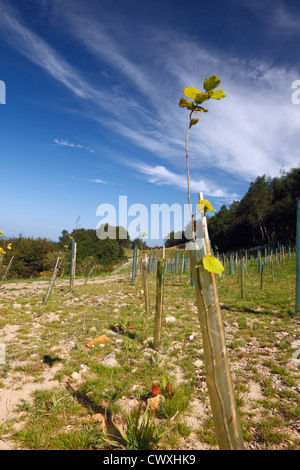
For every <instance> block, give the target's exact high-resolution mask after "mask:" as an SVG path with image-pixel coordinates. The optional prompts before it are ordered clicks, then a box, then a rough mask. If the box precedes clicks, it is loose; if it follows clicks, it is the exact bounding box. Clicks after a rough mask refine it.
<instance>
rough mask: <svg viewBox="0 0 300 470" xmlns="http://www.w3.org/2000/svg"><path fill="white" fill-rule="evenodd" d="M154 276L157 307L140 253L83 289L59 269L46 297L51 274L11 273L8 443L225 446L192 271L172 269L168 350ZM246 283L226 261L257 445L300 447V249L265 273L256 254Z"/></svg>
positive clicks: (243, 415) (4, 366)
mask: <svg viewBox="0 0 300 470" xmlns="http://www.w3.org/2000/svg"><path fill="white" fill-rule="evenodd" d="M148 280H149V295H150V314H149V315H148V316H147V315H146V314H145V301H144V295H143V282H142V276H141V274H140V273H139V269H138V274H137V277H136V280H135V283H134V284H132V282H131V268H130V266H129V265H128V264H127V265H126V266H125V267H124V269H123V270H122V268H118V272H117V273H112V275H111V276H109V277H106V278H104V277H103V278H97V279H95V278H91V279H90V280H89V282H88V283H87V284H86V285H84V280H80V279H76V280H75V283H74V287H73V291H72V293H70V292H69V282H68V280H61V279H59V280H57V281H56V283H55V286H54V288H53V291H52V294H51V296H50V297H49V299H48V301H47V304H46V305H43V304H42V301H43V298H44V295H45V292H46V290H47V287H48V284H49V281H50V279H48V280H47V281H27V282H7V283H5V284H4V286H3V289H2V290H1V300H0V341H1V342H2V345H4V347H3V351H4V352H2V361H1V362H2V363H1V364H0V448H17V449H23V448H25V449H52V450H54V449H72V450H75V449H112V448H115V449H137V448H149V449H151V448H154V449H156V448H158V449H188V450H191V449H193V450H196V449H199V450H201V449H207V450H209V449H216V448H217V443H216V438H215V431H214V423H213V419H212V414H211V407H210V400H209V396H208V392H207V386H206V381H205V365H204V356H203V346H202V339H201V331H200V327H199V322H198V318H197V307H196V304H195V291H194V288H193V287H192V286H191V283H190V273H189V272H188V273H182V275H180V274H179V273H178V272H176V273H175V271H173V272H170V271H169V272H167V273H166V274H165V279H164V302H163V328H162V336H161V338H162V339H161V345H160V348H159V349H158V350H154V348H153V341H154V337H153V335H154V312H155V290H156V275H155V274H154V273H149V274H148ZM240 282H241V280H240V277H239V276H238V271H237V270H234V273H233V274H229V270H228V267H227V266H225V271H224V273H223V275H222V277H221V278H219V281H218V285H219V295H220V300H221V305H222V313H223V321H224V324H225V331H226V342H227V348H228V353H229V360H230V367H231V373H232V378H233V382H234V389H235V397H236V402H237V405H238V408H239V413H240V420H241V425H242V431H243V437H244V440H245V447H246V448H247V449H249V450H251V449H299V448H300V441H299V438H300V425H299V422H300V420H299V418H300V407H299V391H300V382H299V378H300V374H299V360H298V357H299V358H300V352H299V354H298V352H297V351H298V350H299V349H300V335H299V324H300V321H299V317H296V316H294V311H295V255H293V254H292V256H291V259H290V260H289V261H286V262H285V263H283V262H282V263H281V264H280V266H276V265H275V266H274V269H273V271H272V269H271V268H270V267H268V265H266V266H265V267H264V270H263V283H262V282H261V273H258V270H257V266H256V264H255V263H254V262H253V263H252V264H251V263H249V264H248V266H247V272H246V273H245V276H244V289H243V298H242V295H241V285H240ZM93 340H94V341H93ZM154 386H157V387H158V388H157V387H154ZM149 399H150V400H149ZM139 413H140V414H139ZM141 416H144V421H143V422H142V418H141ZM141 425H144V428H143V429H144V431H143V432H140V433H139V432H138V429H140V426H141Z"/></svg>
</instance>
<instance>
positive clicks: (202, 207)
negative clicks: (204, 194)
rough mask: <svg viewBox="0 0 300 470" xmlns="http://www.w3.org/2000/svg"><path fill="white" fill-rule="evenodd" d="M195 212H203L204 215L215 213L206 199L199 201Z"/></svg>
mask: <svg viewBox="0 0 300 470" xmlns="http://www.w3.org/2000/svg"><path fill="white" fill-rule="evenodd" d="M197 210H198V211H199V212H203V211H204V215H205V214H206V212H208V211H211V212H216V211H215V209H214V208H213V206H212V205H211V203H210V202H209V201H208V200H207V199H200V200H199V201H198V202H197Z"/></svg>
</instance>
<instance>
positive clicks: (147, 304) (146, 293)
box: [142, 255, 150, 316]
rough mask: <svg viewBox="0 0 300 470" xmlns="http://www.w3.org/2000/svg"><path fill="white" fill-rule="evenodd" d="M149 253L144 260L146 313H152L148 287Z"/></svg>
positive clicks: (143, 274)
mask: <svg viewBox="0 0 300 470" xmlns="http://www.w3.org/2000/svg"><path fill="white" fill-rule="evenodd" d="M147 261H148V259H147V255H145V258H144V259H143V262H142V276H143V285H144V297H145V309H146V315H147V316H148V315H149V313H150V303H149V289H148V265H147Z"/></svg>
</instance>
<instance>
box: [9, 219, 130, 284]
mask: <svg viewBox="0 0 300 470" xmlns="http://www.w3.org/2000/svg"><path fill="white" fill-rule="evenodd" d="M120 230H122V231H123V232H122V237H119V234H120ZM124 233H125V235H124ZM116 234H117V238H116V239H110V238H106V239H104V240H100V239H99V238H98V236H97V233H96V230H94V229H84V228H78V229H75V230H73V231H72V232H70V233H69V232H68V231H67V230H63V231H62V233H61V235H60V236H59V238H58V241H57V242H54V241H51V240H49V239H47V238H40V237H38V238H33V237H23V235H22V234H20V235H19V237H14V238H10V239H9V243H10V244H11V250H9V251H8V250H6V254H5V255H4V260H3V262H2V269H1V273H0V276H1V275H2V274H3V272H4V270H5V267H6V266H7V264H8V263H9V260H10V258H11V257H12V256H13V257H14V258H13V262H12V264H11V266H10V269H9V273H8V278H10V279H16V278H22V279H26V278H36V277H39V276H41V275H49V274H51V272H52V271H53V269H54V266H55V263H56V260H57V257H60V259H61V262H60V273H61V275H68V274H69V270H70V259H71V241H72V239H75V241H76V243H77V252H76V273H77V274H78V275H84V274H87V273H88V271H89V270H90V269H91V268H92V267H94V270H93V273H94V274H97V273H100V272H103V271H110V270H112V269H113V267H114V266H115V265H118V264H119V263H121V262H122V261H124V260H125V259H126V256H125V249H126V248H132V245H133V243H134V242H132V241H131V240H130V238H129V234H128V232H127V231H126V230H125V229H123V228H122V227H116Z"/></svg>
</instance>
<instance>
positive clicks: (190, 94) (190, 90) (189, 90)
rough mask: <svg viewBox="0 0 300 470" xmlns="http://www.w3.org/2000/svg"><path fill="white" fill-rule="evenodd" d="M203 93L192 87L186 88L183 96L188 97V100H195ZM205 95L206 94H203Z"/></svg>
mask: <svg viewBox="0 0 300 470" xmlns="http://www.w3.org/2000/svg"><path fill="white" fill-rule="evenodd" d="M199 93H201V91H200V90H198V89H197V88H194V87H192V86H186V87H185V88H184V90H183V94H184V95H185V96H187V97H188V98H192V99H193V100H194V99H195V98H196V96H197V95H198V94H199ZM202 94H204V93H202Z"/></svg>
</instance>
